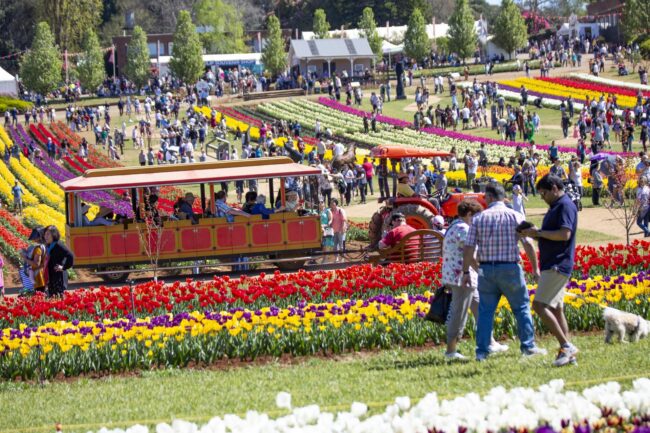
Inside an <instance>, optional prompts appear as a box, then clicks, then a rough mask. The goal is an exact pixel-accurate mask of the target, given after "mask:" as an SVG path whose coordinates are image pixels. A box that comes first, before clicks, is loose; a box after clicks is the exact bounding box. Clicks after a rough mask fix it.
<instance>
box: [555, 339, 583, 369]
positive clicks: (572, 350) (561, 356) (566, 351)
mask: <svg viewBox="0 0 650 433" xmlns="http://www.w3.org/2000/svg"><path fill="white" fill-rule="evenodd" d="M577 354H578V348H577V347H575V346H574V345H573V344H572V345H571V346H569V347H561V348H560V350H559V352H558V354H557V358H555V361H553V365H554V366H555V367H563V366H565V365H567V364H569V363H572V361H573V362H576V361H575V359H576V355H577ZM576 363H577V362H576Z"/></svg>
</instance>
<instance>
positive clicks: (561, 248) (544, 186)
mask: <svg viewBox="0 0 650 433" xmlns="http://www.w3.org/2000/svg"><path fill="white" fill-rule="evenodd" d="M537 190H538V192H539V195H540V196H541V197H542V199H544V201H545V202H546V203H547V204H548V205H549V210H548V212H546V215H545V216H544V220H543V221H542V228H541V229H537V228H536V227H534V226H533V227H531V228H529V229H526V230H523V234H524V235H526V236H529V237H532V238H535V239H537V240H538V241H539V264H540V271H541V273H540V278H539V282H538V285H537V291H536V293H535V300H534V301H533V309H534V310H535V312H536V313H537V314H538V315H539V317H540V318H541V319H542V322H544V324H545V325H546V327H548V328H549V330H550V331H551V333H552V334H553V335H554V336H555V338H557V340H558V342H559V343H560V351H559V353H558V356H557V358H556V359H555V361H554V362H553V365H555V366H556V367H561V366H563V365H567V364H569V363H571V362H574V361H575V356H576V354H577V353H578V348H577V347H575V346H574V345H573V344H571V342H570V341H569V327H568V325H567V321H566V318H565V316H564V304H563V300H564V289H565V287H566V285H567V283H568V282H569V278H570V277H571V272H572V271H573V265H574V262H575V247H576V230H577V229H578V209H577V208H576V206H575V204H573V202H572V201H571V199H570V198H569V196H568V195H566V194H565V193H564V184H563V182H562V179H560V178H559V177H557V176H554V175H552V174H547V175H546V176H544V177H542V178H541V179H540V180H539V182H537Z"/></svg>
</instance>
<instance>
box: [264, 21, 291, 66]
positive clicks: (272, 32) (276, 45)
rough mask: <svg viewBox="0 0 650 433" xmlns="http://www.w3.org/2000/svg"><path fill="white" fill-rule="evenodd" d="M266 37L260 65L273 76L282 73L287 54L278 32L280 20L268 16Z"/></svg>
mask: <svg viewBox="0 0 650 433" xmlns="http://www.w3.org/2000/svg"><path fill="white" fill-rule="evenodd" d="M266 29H267V31H268V37H267V39H266V45H264V49H263V50H262V63H263V64H264V67H265V68H266V69H267V70H268V71H269V72H271V73H272V74H273V75H277V74H279V73H281V72H284V70H285V68H286V67H287V53H285V51H284V39H283V38H282V30H280V20H278V18H277V17H276V16H275V15H269V17H268V19H267V20H266Z"/></svg>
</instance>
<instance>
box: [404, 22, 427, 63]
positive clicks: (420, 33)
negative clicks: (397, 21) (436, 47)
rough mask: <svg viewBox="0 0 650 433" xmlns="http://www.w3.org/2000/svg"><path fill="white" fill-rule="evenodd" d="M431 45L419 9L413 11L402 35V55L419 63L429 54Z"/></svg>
mask: <svg viewBox="0 0 650 433" xmlns="http://www.w3.org/2000/svg"><path fill="white" fill-rule="evenodd" d="M430 49H431V44H430V43H429V37H428V36H427V29H426V27H425V24H424V17H423V16H422V13H421V12H420V9H415V10H413V13H412V14H411V18H410V19H409V23H408V27H407V28H406V34H405V35H404V53H405V54H406V55H407V56H409V57H411V58H412V59H415V61H417V62H419V61H421V60H422V59H423V58H424V57H426V56H427V54H429V50H430Z"/></svg>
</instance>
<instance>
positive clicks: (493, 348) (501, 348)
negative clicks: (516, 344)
mask: <svg viewBox="0 0 650 433" xmlns="http://www.w3.org/2000/svg"><path fill="white" fill-rule="evenodd" d="M508 349H510V347H508V345H507V344H501V343H497V342H496V341H495V342H494V343H492V344H490V347H489V348H488V350H489V351H490V353H502V352H507V351H508Z"/></svg>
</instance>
